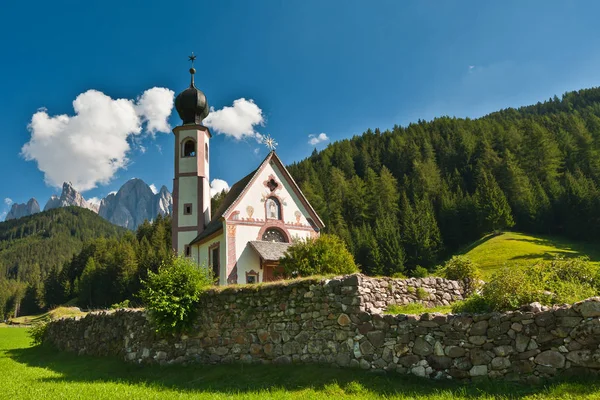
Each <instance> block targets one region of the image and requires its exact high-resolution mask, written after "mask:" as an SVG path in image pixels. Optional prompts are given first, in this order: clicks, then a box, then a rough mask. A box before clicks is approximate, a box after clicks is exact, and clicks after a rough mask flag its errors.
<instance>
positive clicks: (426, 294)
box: [417, 287, 429, 300]
mask: <svg viewBox="0 0 600 400" xmlns="http://www.w3.org/2000/svg"><path fill="white" fill-rule="evenodd" d="M428 297H429V292H428V291H427V290H425V289H423V288H422V287H418V288H417V299H419V300H425V299H427V298H428Z"/></svg>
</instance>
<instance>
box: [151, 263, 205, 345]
mask: <svg viewBox="0 0 600 400" xmlns="http://www.w3.org/2000/svg"><path fill="white" fill-rule="evenodd" d="M143 284H144V289H142V291H141V292H140V297H141V299H142V301H143V302H144V303H145V304H146V307H147V310H148V312H149V316H150V318H151V320H152V322H153V323H154V324H155V325H156V330H157V332H162V333H172V332H182V331H184V330H186V329H188V328H190V327H191V326H192V325H193V322H194V319H195V317H196V315H197V312H198V301H199V299H200V295H201V293H202V292H203V291H205V290H206V289H208V288H209V287H210V286H212V284H213V277H212V271H210V270H209V269H207V268H204V267H199V266H198V265H196V264H195V263H194V262H193V261H191V260H189V259H186V258H182V257H179V258H175V259H173V260H172V261H170V262H166V263H163V264H161V266H160V267H159V269H158V273H153V272H151V271H148V279H147V280H146V281H144V282H143Z"/></svg>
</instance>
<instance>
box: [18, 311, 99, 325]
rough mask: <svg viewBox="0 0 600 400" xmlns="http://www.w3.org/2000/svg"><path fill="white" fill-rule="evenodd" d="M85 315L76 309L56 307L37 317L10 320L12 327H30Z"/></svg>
mask: <svg viewBox="0 0 600 400" xmlns="http://www.w3.org/2000/svg"><path fill="white" fill-rule="evenodd" d="M86 314H87V313H86V312H83V311H81V310H80V309H79V308H77V307H57V308H55V309H53V310H50V311H48V312H45V313H43V314H39V315H26V316H23V317H17V318H11V319H10V323H11V324H13V325H31V324H36V323H40V322H49V321H52V320H55V319H59V318H63V317H83V316H85V315H86Z"/></svg>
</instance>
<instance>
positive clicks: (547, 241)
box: [462, 232, 600, 279]
mask: <svg viewBox="0 0 600 400" xmlns="http://www.w3.org/2000/svg"><path fill="white" fill-rule="evenodd" d="M462 254H464V255H465V256H467V257H468V258H470V259H471V260H472V261H474V262H475V263H477V264H478V265H479V267H480V268H481V271H482V273H483V278H484V279H486V278H489V277H490V276H491V275H492V274H493V273H494V272H495V271H497V270H498V269H501V268H503V267H505V266H508V267H510V266H514V265H527V264H529V265H531V264H534V263H536V262H538V261H542V260H548V259H552V258H554V257H556V256H557V255H560V256H563V257H579V256H588V257H589V258H590V260H592V261H594V262H600V246H599V245H597V244H592V243H583V242H574V241H569V240H565V239H561V238H558V237H553V236H544V235H536V236H532V235H526V234H523V233H517V232H504V233H502V234H500V235H497V236H494V235H489V236H486V237H484V238H482V239H480V240H478V241H477V242H475V243H473V244H472V245H471V246H469V247H468V248H467V249H465V250H464V251H463V252H462Z"/></svg>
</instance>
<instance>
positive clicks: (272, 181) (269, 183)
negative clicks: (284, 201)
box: [267, 178, 279, 192]
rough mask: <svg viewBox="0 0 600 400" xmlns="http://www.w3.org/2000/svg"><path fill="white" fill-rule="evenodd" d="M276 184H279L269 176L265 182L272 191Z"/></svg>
mask: <svg viewBox="0 0 600 400" xmlns="http://www.w3.org/2000/svg"><path fill="white" fill-rule="evenodd" d="M277 186H279V184H278V183H277V182H275V179H273V178H271V179H270V180H269V182H267V187H268V188H269V190H270V191H271V192H272V191H274V190H275V189H277Z"/></svg>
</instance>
